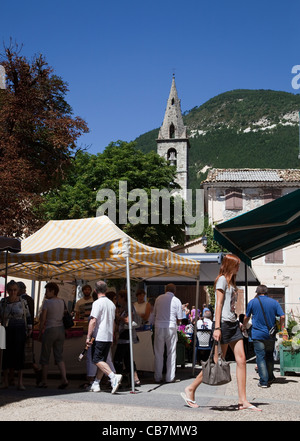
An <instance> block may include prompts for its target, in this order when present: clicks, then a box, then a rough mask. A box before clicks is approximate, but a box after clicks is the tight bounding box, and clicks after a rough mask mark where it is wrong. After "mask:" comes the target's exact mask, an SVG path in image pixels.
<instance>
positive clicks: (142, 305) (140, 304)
mask: <svg viewBox="0 0 300 441" xmlns="http://www.w3.org/2000/svg"><path fill="white" fill-rule="evenodd" d="M136 299H137V301H136V302H134V303H133V306H134V308H135V310H136V312H137V314H138V315H139V316H140V317H141V319H142V324H145V323H147V322H148V319H149V315H150V313H151V305H150V304H149V303H148V302H147V301H146V293H145V291H144V290H143V289H139V290H138V291H137V292H136Z"/></svg>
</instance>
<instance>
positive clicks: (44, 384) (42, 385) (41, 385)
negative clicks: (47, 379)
mask: <svg viewBox="0 0 300 441" xmlns="http://www.w3.org/2000/svg"><path fill="white" fill-rule="evenodd" d="M37 387H39V388H42V389H47V387H48V386H47V384H46V383H39V384H38V385H37Z"/></svg>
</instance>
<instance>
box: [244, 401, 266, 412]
mask: <svg viewBox="0 0 300 441" xmlns="http://www.w3.org/2000/svg"><path fill="white" fill-rule="evenodd" d="M238 409H239V410H252V411H254V412H261V411H262V409H259V407H256V406H253V404H250V406H243V404H240V403H239V404H238Z"/></svg>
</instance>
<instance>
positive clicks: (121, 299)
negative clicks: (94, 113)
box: [114, 290, 141, 386]
mask: <svg viewBox="0 0 300 441" xmlns="http://www.w3.org/2000/svg"><path fill="white" fill-rule="evenodd" d="M118 303H119V305H120V307H121V310H120V313H119V316H118V317H117V322H118V331H119V336H118V341H117V349H116V352H115V356H114V366H115V368H116V371H117V372H118V373H122V372H124V373H125V374H126V375H129V374H130V371H131V369H130V368H131V365H130V346H129V345H130V340H129V326H128V323H129V319H128V303H127V291H126V290H121V291H119V293H118ZM132 322H133V323H134V324H135V326H133V327H132V341H133V343H134V344H135V343H137V342H138V338H137V334H136V330H135V327H136V326H138V325H139V316H138V315H137V313H136V310H135V308H134V306H133V305H132ZM123 366H125V370H123ZM134 384H135V386H140V385H141V382H140V380H139V377H138V374H137V370H136V365H135V363H134Z"/></svg>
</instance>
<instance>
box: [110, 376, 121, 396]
mask: <svg viewBox="0 0 300 441" xmlns="http://www.w3.org/2000/svg"><path fill="white" fill-rule="evenodd" d="M122 378H123V375H121V374H115V376H114V378H113V380H112V381H111V387H112V390H111V393H112V394H115V393H116V392H117V390H118V389H119V386H120V384H121V381H122Z"/></svg>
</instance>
